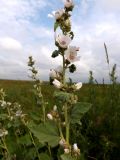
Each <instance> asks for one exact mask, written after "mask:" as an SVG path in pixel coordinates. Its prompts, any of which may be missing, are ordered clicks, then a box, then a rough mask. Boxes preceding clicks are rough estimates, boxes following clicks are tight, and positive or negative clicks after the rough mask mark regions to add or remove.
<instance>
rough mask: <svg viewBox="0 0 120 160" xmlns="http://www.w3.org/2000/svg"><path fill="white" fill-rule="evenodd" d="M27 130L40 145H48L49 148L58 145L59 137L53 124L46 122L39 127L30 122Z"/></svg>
mask: <svg viewBox="0 0 120 160" xmlns="http://www.w3.org/2000/svg"><path fill="white" fill-rule="evenodd" d="M28 128H29V129H30V131H31V132H32V133H33V134H34V136H35V137H36V138H38V140H39V142H40V143H48V144H49V145H50V146H51V147H55V146H57V145H58V143H59V140H60V137H59V132H58V128H57V126H56V124H55V123H54V122H46V123H45V124H40V125H36V124H35V123H34V122H30V123H29V124H28Z"/></svg>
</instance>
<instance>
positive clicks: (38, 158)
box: [29, 131, 40, 160]
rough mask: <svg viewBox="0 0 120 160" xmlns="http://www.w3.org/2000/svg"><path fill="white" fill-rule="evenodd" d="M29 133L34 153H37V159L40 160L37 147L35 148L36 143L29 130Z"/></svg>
mask: <svg viewBox="0 0 120 160" xmlns="http://www.w3.org/2000/svg"><path fill="white" fill-rule="evenodd" d="M29 135H30V137H31V140H32V143H33V145H34V147H35V150H36V153H37V155H38V159H39V160H40V156H39V152H38V149H37V147H36V144H35V141H34V138H33V136H32V133H31V132H30V131H29Z"/></svg>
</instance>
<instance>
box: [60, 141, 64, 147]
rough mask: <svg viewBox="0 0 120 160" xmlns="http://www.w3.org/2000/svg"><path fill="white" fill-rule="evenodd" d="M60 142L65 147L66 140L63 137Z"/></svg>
mask: <svg viewBox="0 0 120 160" xmlns="http://www.w3.org/2000/svg"><path fill="white" fill-rule="evenodd" d="M59 144H60V145H61V146H63V147H64V144H65V140H64V139H61V140H60V141H59Z"/></svg>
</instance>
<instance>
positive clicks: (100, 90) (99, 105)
mask: <svg viewBox="0 0 120 160" xmlns="http://www.w3.org/2000/svg"><path fill="white" fill-rule="evenodd" d="M0 88H4V90H5V92H6V94H7V97H6V98H7V100H10V101H12V102H15V101H17V102H19V103H20V104H21V106H22V108H23V110H24V112H25V113H27V114H29V113H30V112H31V111H33V112H38V111H39V105H37V103H36V98H35V95H34V93H33V90H32V89H33V82H31V81H8V80H1V81H0ZM54 90H55V88H54V87H53V86H51V85H49V83H43V85H42V93H43V96H44V98H45V101H46V102H48V105H47V106H48V110H49V108H52V107H53V105H55V102H54V98H53V93H54ZM77 95H78V98H79V101H81V102H90V103H92V108H91V109H90V111H89V112H88V113H87V114H86V115H85V116H84V117H83V119H82V126H81V127H79V128H78V129H77V130H78V131H79V130H80V132H81V133H82V134H81V135H80V134H79V132H78V133H76V137H72V139H73V141H77V143H78V144H79V145H80V148H81V150H83V151H84V152H85V154H86V155H87V159H92V158H93V159H94V158H95V159H98V160H120V127H119V124H120V85H119V84H112V85H104V84H103V85H95V84H84V85H83V87H82V88H81V90H80V91H78V92H77ZM73 132H75V130H74V131H73Z"/></svg>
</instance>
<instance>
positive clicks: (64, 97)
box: [54, 91, 71, 102]
mask: <svg viewBox="0 0 120 160" xmlns="http://www.w3.org/2000/svg"><path fill="white" fill-rule="evenodd" d="M54 97H55V98H56V99H57V100H58V101H61V102H68V101H69V100H70V98H71V94H70V93H65V92H62V91H59V92H55V93H54Z"/></svg>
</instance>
